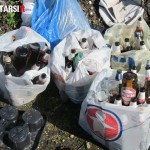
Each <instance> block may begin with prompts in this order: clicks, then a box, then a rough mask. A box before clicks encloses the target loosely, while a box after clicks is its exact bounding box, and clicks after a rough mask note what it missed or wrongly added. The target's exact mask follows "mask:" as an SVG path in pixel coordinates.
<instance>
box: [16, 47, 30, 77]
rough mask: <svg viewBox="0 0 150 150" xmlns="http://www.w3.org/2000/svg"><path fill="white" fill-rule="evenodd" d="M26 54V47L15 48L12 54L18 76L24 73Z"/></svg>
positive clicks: (27, 52)
mask: <svg viewBox="0 0 150 150" xmlns="http://www.w3.org/2000/svg"><path fill="white" fill-rule="evenodd" d="M28 54H29V51H28V48H27V45H23V46H19V47H17V48H16V50H15V52H14V62H13V63H14V66H15V68H16V69H17V71H18V73H19V74H20V75H22V74H23V73H24V72H25V69H26V64H27V58H28Z"/></svg>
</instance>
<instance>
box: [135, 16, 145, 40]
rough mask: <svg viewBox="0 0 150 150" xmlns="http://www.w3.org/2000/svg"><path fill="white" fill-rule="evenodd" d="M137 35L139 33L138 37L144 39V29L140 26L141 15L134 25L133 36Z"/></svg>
mask: <svg viewBox="0 0 150 150" xmlns="http://www.w3.org/2000/svg"><path fill="white" fill-rule="evenodd" d="M137 35H140V38H141V39H142V40H143V39H144V31H143V27H142V18H141V17H140V18H139V19H138V21H137V26H136V30H135V37H137Z"/></svg>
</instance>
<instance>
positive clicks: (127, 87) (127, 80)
mask: <svg viewBox="0 0 150 150" xmlns="http://www.w3.org/2000/svg"><path fill="white" fill-rule="evenodd" d="M137 82H138V77H137V75H136V74H135V73H133V72H131V71H128V72H126V73H124V74H123V80H122V91H121V96H122V100H123V105H126V106H128V105H129V104H130V101H131V99H133V98H135V97H136V96H137V91H138V83H137Z"/></svg>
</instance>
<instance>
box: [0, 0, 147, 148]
mask: <svg viewBox="0 0 150 150" xmlns="http://www.w3.org/2000/svg"><path fill="white" fill-rule="evenodd" d="M98 2H99V0H91V4H90V3H89V0H84V1H83V0H79V3H80V5H81V7H82V9H83V11H84V12H85V15H86V16H87V18H88V20H89V23H90V24H91V25H92V27H93V28H95V29H98V30H101V31H104V30H105V29H106V28H107V26H106V25H105V24H104V22H103V20H102V18H101V17H100V15H99V14H98ZM18 3H19V2H18ZM91 12H92V13H91ZM5 16H7V14H3V15H0V20H2V21H1V23H0V25H1V27H0V32H1V33H5V32H6V31H9V30H12V29H15V28H17V27H18V26H19V25H20V22H18V23H16V25H15V26H13V27H9V26H8V25H6V21H5ZM18 17H20V16H18ZM144 18H145V19H146V21H147V22H149V16H148V15H147V13H145V14H144ZM19 19H20V18H19ZM5 105H6V104H5V103H3V102H0V107H3V106H5ZM80 107H81V106H80V105H76V104H73V103H72V102H66V103H63V102H62V100H61V99H60V96H59V93H58V89H57V88H56V86H55V84H54V83H53V81H52V79H51V83H50V84H49V86H48V87H47V89H46V91H44V92H43V93H41V94H40V95H39V96H38V97H37V98H36V99H35V100H34V101H32V102H31V103H29V104H27V105H24V106H22V107H18V109H19V110H28V109H30V108H35V109H37V110H39V111H40V112H41V113H42V115H44V116H45V117H46V120H47V121H46V125H45V128H44V131H43V134H42V136H41V140H40V143H39V145H38V148H37V149H38V150H42V149H45V150H87V149H89V150H104V148H103V147H102V145H100V144H98V143H96V142H95V141H94V140H93V139H92V138H91V137H90V136H89V135H87V134H86V133H85V132H84V131H83V130H82V129H81V128H80V126H79V125H78V118H79V112H80Z"/></svg>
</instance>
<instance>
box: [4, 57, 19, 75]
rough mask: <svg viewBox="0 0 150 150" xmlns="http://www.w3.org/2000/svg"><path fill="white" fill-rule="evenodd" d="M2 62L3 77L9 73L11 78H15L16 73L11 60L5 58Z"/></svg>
mask: <svg viewBox="0 0 150 150" xmlns="http://www.w3.org/2000/svg"><path fill="white" fill-rule="evenodd" d="M4 62H5V65H4V73H5V75H8V74H10V73H11V75H12V76H17V71H16V68H15V67H14V65H13V64H12V62H11V58H10V57H9V56H6V57H5V60H4Z"/></svg>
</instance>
